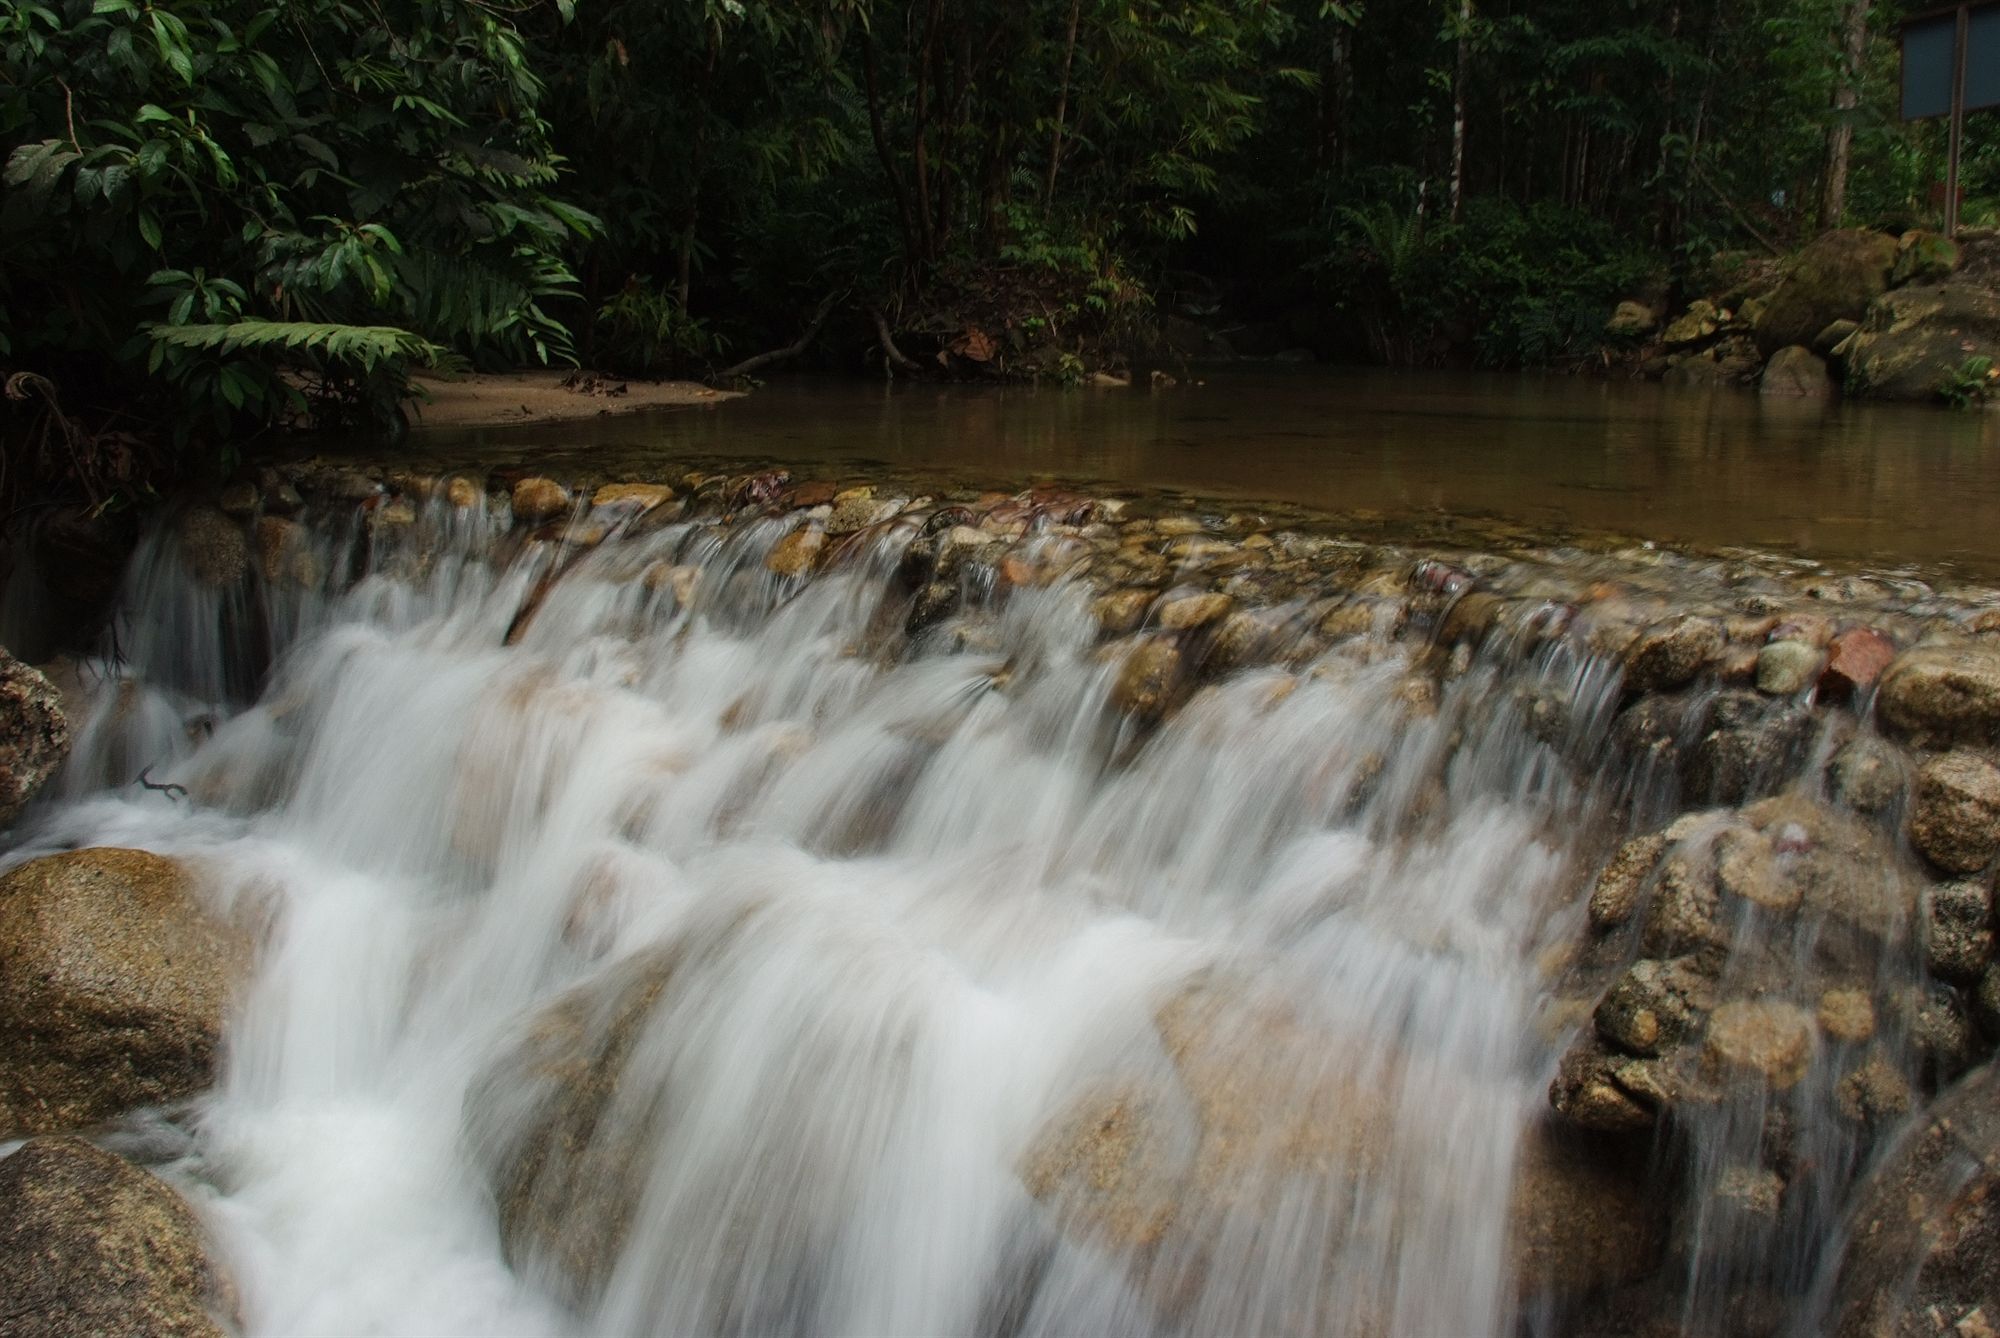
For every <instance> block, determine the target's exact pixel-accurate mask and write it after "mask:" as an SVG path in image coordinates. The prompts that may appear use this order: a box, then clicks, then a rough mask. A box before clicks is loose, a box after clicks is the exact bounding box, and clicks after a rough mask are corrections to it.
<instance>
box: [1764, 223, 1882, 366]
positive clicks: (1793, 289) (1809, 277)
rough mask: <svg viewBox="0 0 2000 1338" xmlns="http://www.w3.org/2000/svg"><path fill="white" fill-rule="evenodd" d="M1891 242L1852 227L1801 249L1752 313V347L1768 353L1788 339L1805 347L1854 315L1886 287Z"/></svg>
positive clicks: (1853, 318) (1866, 308)
mask: <svg viewBox="0 0 2000 1338" xmlns="http://www.w3.org/2000/svg"><path fill="white" fill-rule="evenodd" d="M1895 266H1896V241H1895V239H1894V238H1892V237H1889V236H1887V235H1886V234H1884V233H1880V232H1869V231H1867V230H1865V229H1860V228H1851V229H1847V230H1844V231H1840V232H1829V233H1827V234H1826V235H1824V236H1822V237H1821V238H1819V239H1818V240H1817V241H1815V242H1813V243H1812V244H1811V245H1810V246H1808V247H1806V249H1805V250H1803V251H1801V252H1800V253H1799V254H1798V256H1797V258H1796V259H1794V260H1793V262H1792V266H1791V269H1790V270H1789V271H1788V272H1787V273H1786V275H1785V277H1784V280H1783V281H1782V282H1781V283H1779V285H1778V287H1777V289H1776V291H1774V292H1773V293H1772V294H1771V296H1770V300H1769V301H1768V302H1767V303H1766V304H1765V306H1764V308H1763V310H1762V311H1760V312H1759V313H1758V315H1757V347H1758V348H1760V349H1762V350H1763V352H1764V353H1765V354H1766V355H1767V356H1768V355H1770V354H1772V353H1776V352H1777V351H1778V350H1779V349H1781V348H1784V347H1786V346H1787V345H1790V344H1804V345H1807V346H1810V345H1811V344H1812V341H1813V339H1814V337H1815V336H1817V335H1818V334H1819V332H1820V331H1821V330H1824V329H1825V328H1826V327H1827V326H1828V325H1830V324H1832V323H1833V322H1834V321H1837V320H1841V319H1847V320H1859V319H1860V318H1861V316H1862V314H1863V313H1864V312H1866V311H1867V310H1868V304H1869V303H1870V302H1873V301H1874V300H1875V299H1876V298H1877V297H1880V296H1881V295H1882V293H1883V292H1884V290H1886V289H1887V288H1888V287H1889V276H1890V274H1891V272H1892V271H1893V270H1894V269H1895Z"/></svg>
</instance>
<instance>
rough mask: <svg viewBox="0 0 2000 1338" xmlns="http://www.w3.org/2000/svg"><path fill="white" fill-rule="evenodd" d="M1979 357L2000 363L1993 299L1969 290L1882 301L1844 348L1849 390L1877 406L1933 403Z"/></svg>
mask: <svg viewBox="0 0 2000 1338" xmlns="http://www.w3.org/2000/svg"><path fill="white" fill-rule="evenodd" d="M1975 356H1983V357H1988V358H1995V359H2000V293H1994V292H1992V291H1990V290H1988V289H1985V288H1981V287H1977V286H1974V285H1972V284H1968V283H1963V282H1957V281H1954V282H1952V283H1942V284H1938V283H1926V284H1911V285H1910V286H1909V287H1907V288H1898V289H1895V290H1894V291H1892V292H1888V293H1885V294H1883V295H1882V296H1881V297H1880V298H1879V299H1877V300H1876V302H1875V303H1874V305H1872V306H1871V307H1870V308H1869V309H1868V316H1867V318H1866V319H1865V320H1864V321H1863V322H1862V325H1861V330H1860V332H1859V333H1857V334H1856V335H1855V336H1854V337H1853V339H1852V340H1851V341H1850V342H1849V343H1848V344H1847V346H1846V360H1847V380H1848V389H1849V390H1850V391H1853V392H1854V393H1856V394H1862V395H1868V396H1870V397H1873V398H1876V399H1891V400H1918V401H1930V400H1935V399H1936V398H1937V396H1938V386H1939V383H1940V382H1942V381H1943V380H1944V379H1945V378H1946V377H1948V376H1950V375H1951V374H1952V373H1953V372H1954V371H1956V370H1957V369H1958V368H1960V367H1962V366H1963V365H1964V364H1965V361H1966V359H1968V358H1971V357H1975Z"/></svg>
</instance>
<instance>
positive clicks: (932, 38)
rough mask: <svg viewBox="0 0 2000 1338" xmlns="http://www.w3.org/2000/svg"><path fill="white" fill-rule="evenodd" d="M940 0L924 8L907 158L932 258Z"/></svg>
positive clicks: (926, 255) (920, 229)
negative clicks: (913, 125)
mask: <svg viewBox="0 0 2000 1338" xmlns="http://www.w3.org/2000/svg"><path fill="white" fill-rule="evenodd" d="M943 10H944V0H931V3H930V5H929V7H928V8H927V9H926V10H925V12H924V42H923V46H922V47H921V48H920V49H919V51H918V55H917V88H916V119H917V127H916V136H915V140H914V141H913V143H912V145H911V152H910V162H911V165H912V167H913V169H914V176H915V180H916V194H917V198H916V212H917V236H918V238H919V239H920V240H921V241H922V243H923V248H924V249H923V259H924V260H926V261H930V260H934V259H936V256H937V249H936V245H935V241H934V239H935V237H936V235H937V234H936V228H935V225H934V224H933V222H932V219H931V150H930V119H931V70H932V66H933V65H934V63H935V62H936V59H937V32H938V24H939V23H940V22H941V21H942V19H943Z"/></svg>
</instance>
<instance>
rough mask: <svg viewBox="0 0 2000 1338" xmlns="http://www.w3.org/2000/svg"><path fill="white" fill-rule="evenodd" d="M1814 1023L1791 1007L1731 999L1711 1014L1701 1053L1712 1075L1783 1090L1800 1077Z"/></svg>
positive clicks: (1803, 1074)
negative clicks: (1757, 1081) (1714, 1072)
mask: <svg viewBox="0 0 2000 1338" xmlns="http://www.w3.org/2000/svg"><path fill="white" fill-rule="evenodd" d="M1812 1041H1813V1018H1812V1015H1811V1014H1810V1013H1808V1012H1806V1010H1805V1009H1803V1008H1800V1007H1798V1006H1797V1005H1796V1004H1789V1003H1784V1002H1781V1001H1778V1000H1771V999H1756V1000H1735V1001H1732V1002H1730V1003H1726V1004H1723V1005H1722V1006H1721V1007H1720V1008H1717V1009H1716V1010H1715V1012H1714V1013H1712V1014H1710V1016H1709V1019H1708V1035H1707V1038H1706V1040H1705V1041H1704V1054H1705V1057H1706V1059H1707V1060H1708V1062H1709V1064H1710V1065H1711V1066H1712V1067H1713V1068H1714V1070H1715V1071H1716V1073H1717V1075H1718V1076H1720V1077H1723V1078H1731V1077H1749V1078H1754V1079H1758V1080H1761V1081H1762V1082H1764V1083H1765V1084H1767V1085H1768V1086H1770V1087H1772V1088H1774V1089H1776V1090H1779V1091H1783V1090H1784V1089H1786V1088H1789V1087H1792V1086H1794V1085H1796V1084H1797V1082H1798V1081H1799V1079H1801V1078H1803V1077H1805V1074H1806V1064H1807V1062H1808V1061H1809V1060H1810V1059H1811V1058H1812Z"/></svg>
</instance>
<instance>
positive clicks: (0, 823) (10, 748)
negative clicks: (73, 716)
mask: <svg viewBox="0 0 2000 1338" xmlns="http://www.w3.org/2000/svg"><path fill="white" fill-rule="evenodd" d="M69 744H70V733H69V718H68V716H66V715H65V714H64V712H63V703H62V693H61V692H60V690H58V689H57V687H56V685H55V684H54V683H51V682H50V681H49V680H48V678H47V677H46V676H45V675H43V674H42V673H41V671H39V670H37V669H33V668H31V667H29V666H28V665H25V664H22V663H21V662H20V661H19V660H17V659H15V658H14V657H13V656H11V655H9V654H7V652H6V651H4V650H0V827H5V826H11V825H13V822H14V820H15V819H16V818H18V817H20V816H21V810H22V809H23V808H25V807H27V804H28V801H29V800H31V799H33V798H34V797H35V795H36V794H37V793H38V792H40V790H41V788H42V786H43V785H44V784H45V783H46V782H47V781H48V779H49V777H50V776H51V775H53V774H55V770H56V768H57V767H59V766H61V765H62V762H63V759H64V758H66V757H68V756H69Z"/></svg>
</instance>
